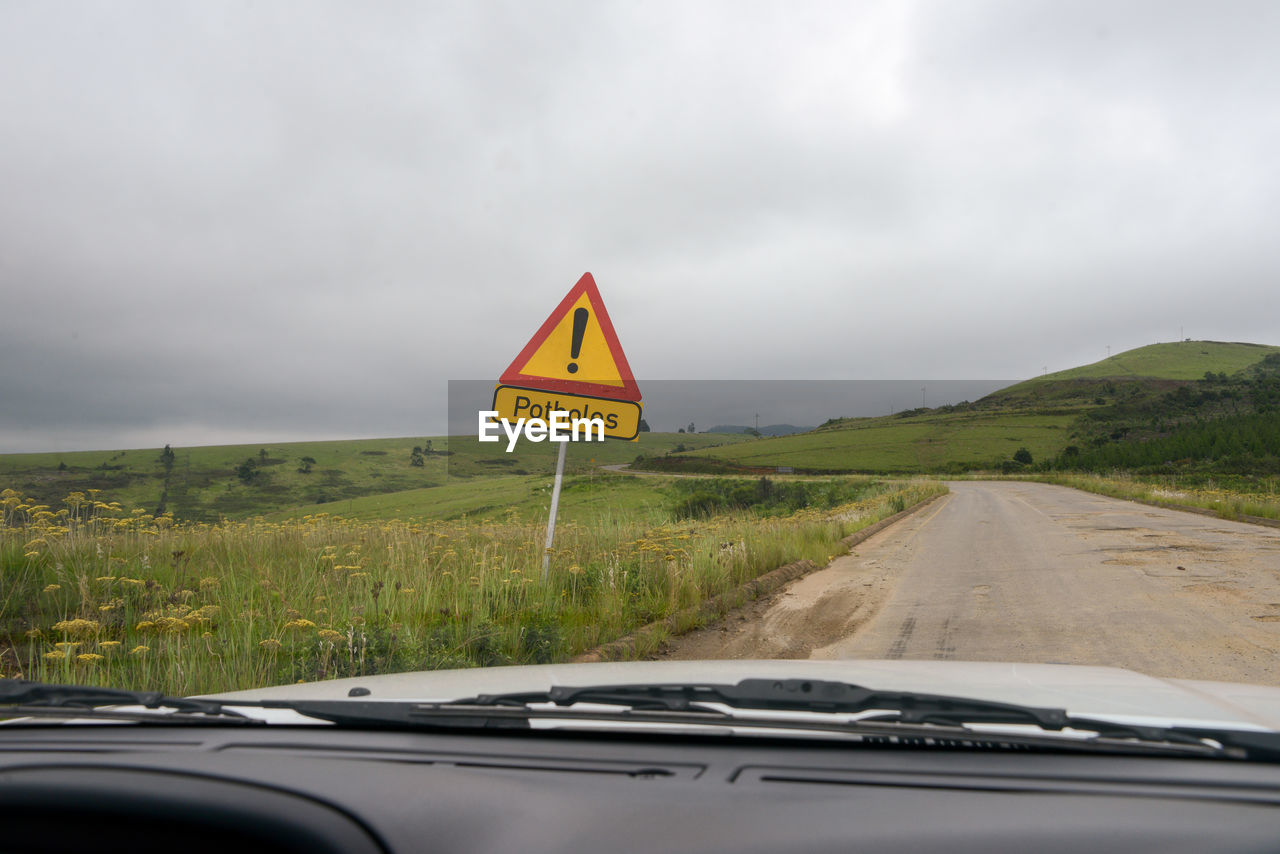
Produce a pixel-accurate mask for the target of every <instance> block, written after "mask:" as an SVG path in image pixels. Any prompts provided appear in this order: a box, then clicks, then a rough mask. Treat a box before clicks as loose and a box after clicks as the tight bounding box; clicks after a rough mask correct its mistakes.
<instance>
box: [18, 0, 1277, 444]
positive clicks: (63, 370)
mask: <svg viewBox="0 0 1280 854" xmlns="http://www.w3.org/2000/svg"><path fill="white" fill-rule="evenodd" d="M1278 17H1280V13H1278V12H1277V11H1276V8H1275V7H1274V6H1273V5H1272V4H1270V3H1219V4H1209V3H1137V2H1131V3H1123V4H1115V3H1069V4H1066V3H1048V2H1046V3H1030V2H1005V3H980V2H959V3H919V4H910V3H885V4H876V3H859V4H848V3H834V4H816V3H813V4H804V5H797V4H749V5H748V4H739V3H726V4H711V3H705V4H658V3H649V4H621V3H618V4H604V3H580V4H570V3H564V4H521V3H509V4H500V3H474V4H423V3H404V4H395V3H380V4H373V5H372V6H366V5H362V6H356V5H354V4H349V5H344V4H319V3H274V4H263V3H253V4H250V3H218V4H205V3H172V2H148V3H133V4H128V3H113V4H88V3H85V4H41V3H18V2H15V3H9V4H6V5H4V6H2V7H0V188H3V192H0V285H2V287H3V291H2V293H0V451H4V450H37V449H43V448H52V447H61V448H70V447H116V446H124V445H138V444H144V445H146V444H158V443H162V442H166V441H168V442H173V443H174V444H194V443H197V442H220V441H224V440H226V441H232V440H235V441H239V440H244V441H255V437H258V436H261V437H262V439H263V440H264V441H265V440H267V439H278V438H299V439H301V438H313V437H314V438H319V437H334V436H360V435H364V436H368V435H408V434H420V433H428V432H437V431H440V430H442V429H444V408H445V398H446V394H445V384H446V380H447V379H449V378H463V377H477V376H489V375H494V376H496V375H497V374H498V373H499V372H500V371H501V370H502V368H504V367H505V366H506V364H507V362H509V361H510V359H511V357H512V356H513V355H514V354H515V352H516V351H517V350H518V349H519V347H520V346H521V345H522V344H523V342H524V341H525V340H526V338H527V337H528V336H529V335H530V334H531V333H532V332H533V330H534V329H535V328H536V327H537V326H538V324H539V323H540V322H541V320H542V319H543V317H545V315H546V313H547V312H548V311H549V310H550V309H551V307H552V306H553V305H554V304H555V303H556V302H557V301H558V300H559V298H560V297H561V296H562V295H563V293H564V292H565V291H567V290H568V288H569V287H570V286H571V285H572V284H573V282H574V281H576V279H577V277H578V276H579V275H580V274H581V273H582V272H583V271H584V270H588V269H589V270H591V271H592V272H593V273H595V275H596V277H597V280H598V282H599V283H600V286H601V289H602V291H603V293H604V296H605V299H606V301H607V303H608V306H609V309H610V312H611V314H612V315H613V318H614V322H615V325H616V326H617V328H618V331H619V334H620V335H621V336H622V341H623V344H624V346H625V347H626V349H627V353H628V356H629V358H630V361H631V363H632V367H633V368H634V369H635V370H636V373H637V375H638V377H639V378H640V379H641V382H642V385H643V380H644V378H645V377H662V378H675V377H690V378H735V379H772V378H798V379H892V378H902V377H910V376H924V377H934V378H938V379H972V378H990V377H1005V376H1028V375H1031V374H1034V373H1039V372H1040V371H1041V370H1042V369H1043V368H1044V367H1048V368H1049V369H1051V370H1052V369H1056V368H1063V367H1069V366H1071V365H1074V364H1078V363H1082V362H1088V361H1093V360H1096V359H1098V358H1101V357H1102V356H1104V355H1105V348H1106V346H1108V345H1110V346H1111V347H1112V349H1113V352H1115V351H1119V350H1121V349H1125V348H1128V347H1133V346H1139V345H1143V344H1148V343H1152V342H1153V341H1156V340H1171V339H1172V338H1174V337H1175V336H1177V335H1178V334H1179V329H1180V327H1185V334H1186V335H1188V336H1192V337H1197V338H1217V339H1228V340H1250V341H1259V342H1263V343H1278V342H1280V335H1278V334H1277V332H1278V330H1277V327H1276V321H1275V318H1276V317H1280V296H1278V294H1280V291H1277V289H1276V288H1274V286H1273V283H1274V282H1275V280H1276V278H1277V274H1278V273H1280V254H1278V252H1277V250H1276V249H1275V248H1274V247H1273V245H1272V244H1273V243H1274V241H1273V240H1271V238H1270V233H1269V228H1268V226H1269V224H1270V223H1273V222H1275V221H1277V219H1280V210H1277V208H1278V207H1280V203H1278V202H1277V199H1280V193H1278V192H1277V191H1278V190H1280V174H1278V168H1280V167H1277V165H1276V162H1275V159H1274V154H1273V152H1274V151H1275V150H1277V147H1278V145H1277V144H1278V143H1280V118H1278V114H1277V112H1276V111H1275V110H1274V104H1275V103H1276V100H1277V95H1280V92H1277V88H1278V87H1280V68H1278V67H1277V66H1278V65H1280V59H1277V56H1280V52H1278V51H1277V50H1276V48H1277V44H1276V41H1277V37H1276V33H1277V32H1280V30H1278V29H1277V24H1278V23H1280V20H1278ZM830 414H831V415H840V414H844V413H840V412H832V413H830ZM777 420H780V421H781V420H787V419H786V418H785V417H779V418H778V419H777Z"/></svg>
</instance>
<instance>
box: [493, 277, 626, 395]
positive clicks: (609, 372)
mask: <svg viewBox="0 0 1280 854" xmlns="http://www.w3.org/2000/svg"><path fill="white" fill-rule="evenodd" d="M500 382H501V383H502V384H503V385H512V386H522V387H524V388H532V389H545V390H547V391H559V392H563V393H565V394H585V395H592V396H594V397H605V398H609V399H611V400H639V399H640V389H639V387H638V386H637V385H636V381H635V379H634V378H633V377H632V376H631V366H630V365H628V364H627V357H626V355H624V354H623V352H622V345H621V344H619V343H618V335H617V333H615V332H614V331H613V323H612V322H611V321H610V320H609V312H608V311H606V310H605V307H604V301H603V300H602V299H600V291H599V290H597V288H596V280H595V279H593V278H591V274H590V273H584V274H583V275H582V278H581V279H579V280H578V283H577V284H576V285H574V286H573V289H572V290H570V291H569V293H568V295H567V296H566V297H565V298H564V299H562V300H561V301H560V304H559V305H558V306H556V308H555V311H553V312H551V316H550V317H548V318H547V319H546V322H544V323H543V324H542V326H541V327H539V329H538V331H537V332H535V333H534V335H533V337H532V338H530V339H529V343H528V344H526V345H524V349H523V350H521V351H520V355H518V356H516V358H515V360H514V361H513V362H512V363H511V365H510V367H508V368H507V369H506V370H505V371H503V373H502V378H501V380H500Z"/></svg>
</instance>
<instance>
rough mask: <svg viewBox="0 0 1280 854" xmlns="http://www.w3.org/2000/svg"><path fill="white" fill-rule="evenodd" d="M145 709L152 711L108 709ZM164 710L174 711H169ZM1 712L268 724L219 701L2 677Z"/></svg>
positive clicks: (167, 721)
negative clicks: (131, 707) (139, 707)
mask: <svg viewBox="0 0 1280 854" xmlns="http://www.w3.org/2000/svg"><path fill="white" fill-rule="evenodd" d="M104 706H142V707H143V708H144V709H147V710H149V711H130V710H124V709H114V708H103V707H104ZM161 710H172V711H163V712H162V713H160V712H161ZM0 712H3V713H4V714H6V715H10V714H12V715H19V716H24V717H58V718H68V717H85V718H102V719H107V720H127V721H138V722H140V723H149V722H157V723H174V722H177V721H181V722H182V723H197V724H199V723H218V724H228V723H230V724H265V723H266V722H265V721H262V720H258V719H256V718H253V717H250V716H248V715H245V714H243V713H242V712H237V711H236V710H234V709H229V708H226V706H224V705H223V704H222V703H221V702H219V701H217V700H202V699H195V698H189V697H169V696H166V695H164V694H162V693H160V692H159V691H127V690H123V689H120V688H101V687H98V686H95V685H55V684H49V683H46V682H33V681H31V680H28V679H0Z"/></svg>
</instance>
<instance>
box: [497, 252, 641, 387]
mask: <svg viewBox="0 0 1280 854" xmlns="http://www.w3.org/2000/svg"><path fill="white" fill-rule="evenodd" d="M583 293H585V294H586V295H587V299H589V300H590V301H591V305H592V307H593V308H594V309H595V313H596V319H597V320H598V321H599V323H600V331H601V332H603V333H604V340H605V343H606V344H608V345H609V353H610V355H612V356H613V361H614V363H615V364H616V365H617V366H618V374H619V376H621V378H622V388H618V387H617V386H614V385H606V384H604V383H592V382H584V381H582V380H561V379H555V378H553V377H536V376H532V375H530V374H524V373H521V372H520V368H521V367H523V366H524V365H525V364H526V363H528V361H529V360H530V359H532V358H533V354H534V353H536V352H537V351H538V348H539V347H541V346H542V344H543V343H544V342H545V341H546V340H547V339H548V338H549V337H551V333H552V331H554V330H555V328H556V327H557V326H558V325H559V324H560V321H561V320H563V319H564V318H565V316H567V315H568V314H569V311H570V310H571V309H572V308H573V304H574V303H576V302H577V301H578V298H579V297H581V296H582V295H583ZM498 382H500V383H501V384H502V385H509V386H519V387H524V388H527V389H531V390H534V391H558V392H563V393H564V394H577V395H583V396H587V397H601V398H604V399H605V400H630V401H638V400H640V387H639V386H637V385H636V381H635V378H634V377H633V376H632V375H631V365H629V364H628V363H627V357H626V355H625V354H624V353H623V352H622V345H621V344H620V343H619V342H618V333H617V332H615V331H614V329H613V321H611V320H610V319H609V311H608V309H606V308H605V307H604V300H603V299H601V298H600V289H599V288H597V287H596V280H595V279H594V278H592V276H591V274H590V273H583V274H582V278H581V279H579V280H578V283H577V284H576V285H574V286H573V288H572V289H571V290H570V291H569V293H568V294H567V295H566V296H565V298H564V299H562V300H560V304H559V305H557V306H556V307H555V309H554V310H553V311H552V312H551V314H550V315H549V316H548V317H547V319H546V320H545V321H544V322H543V324H542V326H540V327H538V331H537V332H535V333H534V334H533V337H532V338H530V339H529V343H528V344H526V345H524V349H523V350H521V351H520V353H519V355H517V356H516V357H515V359H513V360H512V361H511V364H510V365H509V366H507V369H506V370H505V371H503V372H502V376H501V377H499V379H498Z"/></svg>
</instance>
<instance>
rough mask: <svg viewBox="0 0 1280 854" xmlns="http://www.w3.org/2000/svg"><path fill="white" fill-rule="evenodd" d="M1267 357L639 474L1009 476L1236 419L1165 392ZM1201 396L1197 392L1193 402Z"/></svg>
mask: <svg viewBox="0 0 1280 854" xmlns="http://www.w3.org/2000/svg"><path fill="white" fill-rule="evenodd" d="M1277 353H1280V347H1273V346H1264V345H1259V344H1236V343H1221V342H1214V341H1184V342H1178V343H1172V344H1154V345H1151V346H1148V347H1139V348H1138V349H1136V350H1130V351H1128V352H1125V353H1118V354H1116V355H1115V356H1112V357H1111V358H1109V359H1104V360H1102V361H1101V362H1096V363H1094V364H1092V365H1084V366H1082V367H1079V368H1073V369H1071V370H1067V371H1059V372H1058V373H1055V374H1049V375H1048V376H1045V377H1037V378H1036V379H1033V380H1028V381H1026V382H1022V383H1018V384H1016V385H1013V386H1010V387H1008V388H1006V389H1002V390H1000V391H997V392H995V393H993V394H991V395H988V396H987V397H985V398H983V399H982V400H979V401H975V402H973V403H964V404H959V405H956V406H943V407H939V408H936V409H915V410H909V411H907V412H901V413H898V414H897V415H893V416H884V417H876V418H842V419H834V420H832V421H829V422H827V423H826V424H824V425H823V426H822V427H819V428H818V429H816V430H814V431H811V432H809V433H803V434H799V435H795V436H784V437H779V438H774V439H757V440H753V441H749V442H746V443H742V444H737V445H732V446H726V447H720V448H713V449H709V450H707V451H705V452H691V451H690V452H685V453H682V454H675V455H672V456H671V458H664V459H658V460H651V461H647V462H644V463H640V464H639V466H640V467H645V468H653V469H658V470H665V471H675V470H698V469H705V470H718V471H733V470H735V469H740V470H750V471H760V470H765V469H771V468H775V467H778V466H785V467H791V468H793V469H794V470H795V471H797V472H805V471H808V472H888V473H914V472H960V471H967V470H973V469H990V468H1000V467H1003V468H1009V467H1010V465H1011V463H1010V461H1011V459H1012V457H1013V455H1014V454H1015V453H1016V452H1017V451H1018V450H1019V449H1022V448H1025V449H1026V450H1027V451H1028V452H1029V453H1030V454H1031V457H1032V459H1033V461H1036V462H1040V461H1045V460H1048V459H1051V458H1056V457H1057V456H1058V455H1059V454H1061V452H1062V451H1063V450H1064V449H1065V448H1067V447H1069V446H1076V447H1084V446H1086V445H1089V446H1097V445H1099V444H1100V443H1103V442H1107V441H1113V440H1114V441H1118V440H1121V439H1124V438H1125V437H1127V436H1128V435H1129V434H1130V433H1131V432H1132V431H1133V429H1134V426H1135V424H1137V423H1138V422H1141V423H1142V424H1144V425H1147V424H1149V425H1150V432H1160V431H1162V430H1164V431H1167V429H1168V428H1169V427H1170V426H1171V425H1176V424H1178V423H1181V421H1182V420H1185V419H1186V418H1187V417H1190V416H1189V415H1188V412H1190V413H1191V414H1192V415H1199V416H1205V415H1206V414H1209V413H1217V414H1218V415H1222V416H1225V415H1227V414H1231V415H1233V416H1234V415H1235V414H1236V411H1235V410H1231V411H1228V410H1227V409H1226V406H1227V404H1226V403H1224V402H1222V401H1230V400H1232V399H1233V398H1232V397H1231V396H1230V395H1228V396H1226V397H1223V396H1222V393H1221V391H1215V392H1212V395H1213V400H1214V401H1218V403H1217V405H1216V406H1210V407H1208V408H1207V409H1202V410H1194V411H1193V409H1192V408H1188V406H1187V405H1186V402H1185V401H1184V400H1182V399H1181V398H1177V397H1174V396H1173V395H1174V392H1176V391H1177V389H1179V388H1180V387H1186V386H1193V385H1195V383H1196V382H1197V381H1198V382H1201V383H1203V382H1205V377H1206V375H1211V376H1212V377H1214V380H1213V382H1216V383H1221V382H1227V381H1228V378H1229V377H1233V376H1234V377H1236V378H1237V382H1242V381H1243V380H1241V379H1240V378H1243V377H1245V376H1247V375H1249V374H1250V372H1251V371H1254V370H1256V368H1257V366H1259V365H1261V364H1263V360H1264V359H1267V357H1268V356H1270V355H1272V354H1277ZM1267 361H1268V363H1269V362H1270V361H1273V360H1271V359H1269V360H1267ZM1228 384H1230V383H1228ZM1202 396H1204V395H1202V394H1200V393H1199V392H1198V393H1197V395H1195V396H1193V397H1194V399H1196V400H1199V399H1200V397H1202ZM1220 397H1221V399H1222V400H1221V401H1219V398H1220ZM1234 399H1237V400H1238V399H1239V394H1236V397H1235V398H1234ZM1130 422H1133V423H1130ZM1135 435H1137V434H1135ZM1113 437H1114V438H1113Z"/></svg>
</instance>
